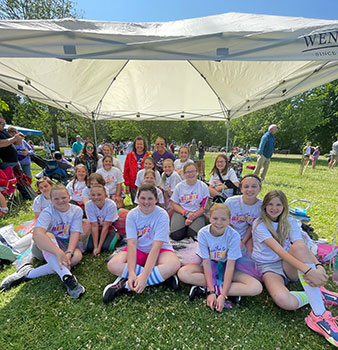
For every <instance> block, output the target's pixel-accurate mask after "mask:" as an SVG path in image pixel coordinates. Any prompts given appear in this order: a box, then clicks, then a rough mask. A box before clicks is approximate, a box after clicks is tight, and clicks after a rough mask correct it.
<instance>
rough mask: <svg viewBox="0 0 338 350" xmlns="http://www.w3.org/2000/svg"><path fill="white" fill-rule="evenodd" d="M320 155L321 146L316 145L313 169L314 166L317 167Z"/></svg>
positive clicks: (313, 155) (313, 154)
mask: <svg viewBox="0 0 338 350" xmlns="http://www.w3.org/2000/svg"><path fill="white" fill-rule="evenodd" d="M319 155H320V147H319V146H317V147H315V150H314V151H313V153H312V170H314V168H315V167H316V164H317V160H318V158H319Z"/></svg>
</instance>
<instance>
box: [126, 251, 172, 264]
mask: <svg viewBox="0 0 338 350" xmlns="http://www.w3.org/2000/svg"><path fill="white" fill-rule="evenodd" d="M127 250H128V247H125V248H124V249H122V252H126V251H127ZM163 252H172V253H173V251H172V250H171V249H160V254H161V253H163ZM148 255H149V253H144V252H142V251H141V250H138V249H136V264H137V265H140V266H144V265H145V263H146V261H147V258H148Z"/></svg>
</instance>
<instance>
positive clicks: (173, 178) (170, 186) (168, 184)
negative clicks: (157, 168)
mask: <svg viewBox="0 0 338 350" xmlns="http://www.w3.org/2000/svg"><path fill="white" fill-rule="evenodd" d="M163 176H165V177H166V179H165V182H164V185H162V188H163V191H167V192H168V193H169V196H171V195H172V193H173V191H174V189H175V187H176V185H177V184H178V183H180V182H181V181H182V179H181V177H180V176H179V175H178V173H177V172H176V171H174V172H173V173H172V174H171V175H170V176H169V177H168V176H166V175H165V174H164V173H163V174H162V178H163Z"/></svg>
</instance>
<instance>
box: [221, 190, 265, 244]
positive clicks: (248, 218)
mask: <svg viewBox="0 0 338 350" xmlns="http://www.w3.org/2000/svg"><path fill="white" fill-rule="evenodd" d="M257 199H258V201H257V202H256V203H255V204H253V205H247V204H244V203H243V197H242V196H233V197H230V198H228V199H227V200H226V201H225V203H224V204H225V205H226V206H227V207H228V208H229V209H230V212H231V224H232V226H233V228H234V229H235V230H236V231H237V232H238V233H239V234H240V236H241V239H242V238H243V237H244V235H245V232H246V230H247V228H248V226H249V225H252V224H253V222H254V221H255V220H256V219H257V218H258V217H259V216H260V215H261V206H262V200H261V199H259V198H257Z"/></svg>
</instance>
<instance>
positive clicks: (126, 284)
mask: <svg viewBox="0 0 338 350" xmlns="http://www.w3.org/2000/svg"><path fill="white" fill-rule="evenodd" d="M137 195H138V202H139V204H138V206H137V207H136V208H134V209H132V210H131V211H130V212H129V213H128V215H127V224H126V232H127V243H128V246H127V247H126V248H125V249H123V251H121V252H120V253H118V254H117V255H115V256H114V257H113V258H112V259H111V260H110V261H109V263H108V270H109V272H111V273H112V274H114V275H116V276H119V278H117V279H116V280H115V282H114V283H113V284H109V285H107V286H106V287H105V289H104V291H103V302H104V303H108V302H111V301H113V300H114V299H115V298H116V297H118V296H119V295H121V294H124V293H128V292H129V291H134V292H136V293H142V292H143V290H144V288H145V287H147V286H150V285H154V284H159V283H162V282H164V281H166V284H168V285H169V286H171V287H172V288H173V289H178V280H177V277H176V276H174V274H175V273H176V271H177V270H178V269H179V267H180V262H179V260H178V258H177V257H176V255H175V253H174V251H173V248H172V246H171V245H170V243H169V216H168V214H167V212H166V211H165V210H164V209H162V208H160V207H159V206H157V205H156V202H157V191H156V188H155V187H154V186H152V185H148V184H145V185H142V186H141V187H140V188H139V191H138V194H137Z"/></svg>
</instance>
